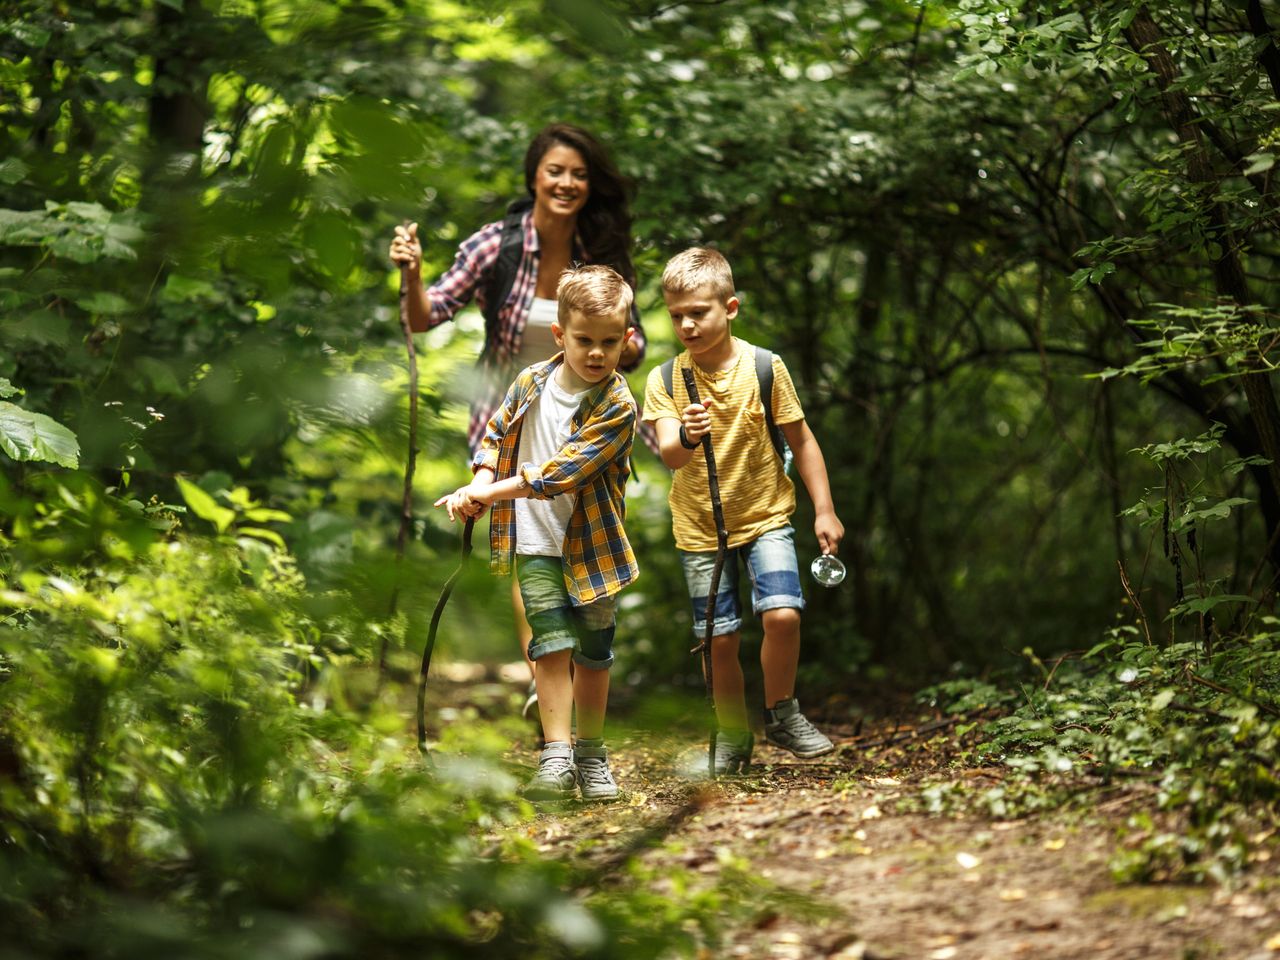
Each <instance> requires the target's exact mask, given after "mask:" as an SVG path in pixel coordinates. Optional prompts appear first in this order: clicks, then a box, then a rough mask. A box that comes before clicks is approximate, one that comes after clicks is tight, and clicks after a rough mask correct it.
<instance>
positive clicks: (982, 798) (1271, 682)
mask: <svg viewBox="0 0 1280 960" xmlns="http://www.w3.org/2000/svg"><path fill="white" fill-rule="evenodd" d="M1260 623H1261V626H1262V629H1261V630H1258V631H1256V632H1254V633H1252V634H1250V635H1249V636H1246V637H1240V638H1236V639H1234V640H1231V641H1222V640H1220V641H1219V643H1218V646H1217V648H1216V649H1215V650H1213V651H1212V652H1206V651H1204V650H1203V649H1202V648H1201V647H1200V646H1199V645H1197V644H1192V643H1173V644H1169V645H1165V646H1158V645H1155V644H1152V643H1147V642H1144V641H1143V640H1141V639H1139V638H1138V636H1137V631H1136V630H1131V629H1129V628H1118V629H1116V630H1113V631H1112V632H1111V635H1110V636H1109V637H1108V639H1107V640H1105V641H1104V642H1102V643H1100V644H1098V645H1097V646H1095V647H1094V648H1093V649H1091V650H1089V651H1088V652H1087V653H1085V654H1084V655H1082V656H1076V657H1070V656H1069V657H1064V658H1061V659H1059V660H1055V661H1053V662H1052V663H1045V662H1043V661H1041V660H1040V659H1039V658H1037V657H1035V656H1034V655H1032V654H1031V653H1030V651H1027V658H1028V661H1029V663H1030V671H1023V675H1022V677H1021V678H1020V679H1017V680H1012V681H1010V682H1009V683H1007V684H1003V685H1002V684H997V683H992V682H990V681H979V680H971V679H957V680H950V681H947V682H945V683H941V684H938V685H936V686H933V687H930V688H928V689H926V690H924V691H922V692H921V694H920V697H921V699H922V700H923V701H925V702H928V703H931V704H935V705H937V706H939V707H941V708H942V709H943V710H944V711H945V712H947V713H949V714H952V715H957V714H964V715H968V714H972V713H973V712H975V711H977V710H981V709H984V708H997V709H998V710H999V711H1000V712H1001V713H1002V715H1001V716H999V717H998V718H997V719H989V720H979V721H975V722H973V723H970V724H961V725H959V726H958V728H957V732H958V733H959V734H960V736H961V742H962V743H963V744H964V745H965V746H964V750H963V751H962V753H961V755H960V758H959V759H960V761H961V762H962V763H964V764H966V765H969V766H974V765H976V766H994V767H998V768H1000V769H1001V770H1002V771H1003V772H1004V776H1003V778H1002V782H1001V784H1000V785H998V786H995V787H990V788H986V789H977V790H975V789H973V788H972V787H970V786H969V785H968V784H966V783H965V782H964V781H963V780H946V781H941V782H937V783H934V784H932V785H931V786H929V787H927V788H926V789H925V790H924V791H923V793H922V794H921V796H920V798H919V800H918V803H919V804H920V805H921V806H923V807H924V808H925V809H927V810H929V811H931V812H934V813H946V812H951V811H956V810H961V809H963V810H977V811H981V812H983V813H985V814H988V815H991V816H995V817H998V818H1016V817H1020V816H1023V815H1027V814H1030V813H1035V812H1039V811H1043V810H1051V809H1052V810H1060V811H1062V810H1070V809H1077V810H1080V811H1082V812H1085V813H1086V814H1087V813H1088V811H1089V810H1090V809H1091V807H1092V805H1093V804H1094V803H1095V802H1096V800H1097V798H1098V797H1100V796H1102V795H1103V794H1106V795H1107V796H1112V795H1114V794H1115V793H1116V792H1117V791H1126V790H1133V791H1138V790H1141V791H1148V792H1150V795H1151V801H1150V802H1149V803H1147V804H1144V808H1143V812H1138V813H1134V814H1132V815H1131V816H1129V817H1128V818H1127V820H1126V821H1125V822H1124V824H1123V826H1122V827H1121V828H1120V830H1119V836H1118V838H1117V847H1116V851H1115V854H1114V856H1113V857H1112V859H1111V864H1110V866H1111V870H1112V873H1113V875H1114V876H1115V877H1116V879H1117V880H1120V881H1122V882H1151V881H1175V880H1176V881H1179V882H1189V881H1206V880H1209V881H1215V882H1226V881H1229V880H1230V879H1232V878H1233V877H1235V876H1237V875H1238V874H1239V873H1240V872H1241V871H1242V870H1243V869H1244V868H1245V867H1246V866H1247V864H1248V863H1249V862H1250V860H1251V859H1267V858H1269V856H1270V853H1269V849H1268V848H1270V847H1274V846H1275V842H1276V830H1277V815H1276V812H1275V804H1276V800H1277V799H1278V798H1280V778H1278V777H1277V770H1276V761H1277V742H1278V740H1280V697H1278V696H1277V691H1278V690H1280V619H1277V618H1274V617H1265V618H1262V619H1261V620H1260Z"/></svg>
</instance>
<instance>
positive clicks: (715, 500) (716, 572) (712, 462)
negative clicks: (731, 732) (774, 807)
mask: <svg viewBox="0 0 1280 960" xmlns="http://www.w3.org/2000/svg"><path fill="white" fill-rule="evenodd" d="M680 373H681V374H682V375H683V376H684V389H685V392H686V393H688V394H689V402H690V403H697V404H701V403H702V400H701V399H699V397H698V385H697V383H695V382H694V379H693V371H692V370H691V369H689V368H688V367H685V368H684V369H682V370H681V371H680ZM700 442H701V444H702V453H703V455H704V456H705V457H706V458H707V487H708V489H709V490H710V493H711V515H712V516H713V517H714V518H715V523H716V562H715V566H713V567H712V568H711V589H710V591H709V592H708V594H707V626H706V633H705V635H704V636H703V638H702V643H700V644H698V646H696V647H694V648H693V651H692V652H693V653H697V652H698V651H699V650H701V651H702V675H703V678H704V679H705V680H706V683H707V703H709V704H710V705H711V739H710V743H709V744H708V746H707V769H708V771H709V772H710V774H711V779H713V780H714V779H715V776H716V732H717V730H718V726H717V723H716V694H715V687H714V686H713V685H712V682H711V637H712V636H713V630H714V628H715V620H716V616H715V614H716V594H717V593H718V592H719V591H720V572H721V571H722V570H723V569H724V554H725V550H726V548H727V547H728V545H729V532H728V531H727V530H725V528H724V505H723V504H722V503H721V502H720V477H719V475H718V474H717V473H716V455H715V451H714V450H712V449H711V434H710V433H708V434H706V435H705V436H704V437H703V438H702V440H701V441H700Z"/></svg>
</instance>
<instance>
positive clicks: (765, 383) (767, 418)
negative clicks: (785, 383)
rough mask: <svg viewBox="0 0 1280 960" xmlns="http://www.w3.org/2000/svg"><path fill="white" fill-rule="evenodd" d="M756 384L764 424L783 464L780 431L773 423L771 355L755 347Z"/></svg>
mask: <svg viewBox="0 0 1280 960" xmlns="http://www.w3.org/2000/svg"><path fill="white" fill-rule="evenodd" d="M756 383H758V384H759V385H760V405H761V406H762V407H764V422H765V425H766V426H767V427H768V428H769V439H770V440H771V441H772V442H773V449H774V450H776V451H777V453H778V456H779V457H781V458H782V459H783V461H784V462H785V461H786V459H787V454H786V448H785V443H786V441H785V440H784V439H783V436H782V430H781V429H780V428H779V427H778V425H777V424H776V423H774V422H773V353H772V352H771V351H769V350H766V349H765V348H764V347H756Z"/></svg>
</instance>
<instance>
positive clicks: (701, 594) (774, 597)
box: [676, 526, 804, 640]
mask: <svg viewBox="0 0 1280 960" xmlns="http://www.w3.org/2000/svg"><path fill="white" fill-rule="evenodd" d="M676 552H677V553H678V554H680V564H681V566H683V567H684V580H685V583H686V584H687V585H688V587H689V600H690V602H692V604H693V635H694V636H695V637H697V638H698V639H699V640H701V639H702V638H703V637H704V636H706V630H707V594H708V593H710V592H711V572H712V570H714V569H715V565H716V552H715V551H714V550H709V551H705V552H703V551H695V552H690V551H685V550H677V551H676ZM739 560H741V561H742V562H743V563H745V564H746V568H747V575H748V576H749V577H751V609H752V610H754V611H755V612H756V613H757V614H760V613H764V611H766V610H776V609H778V608H780V607H790V608H791V609H793V610H803V609H804V594H803V593H801V591H800V568H799V566H798V565H797V563H796V543H795V530H793V529H792V528H791V527H789V526H788V527H780V528H778V529H777V530H770V531H769V532H768V533H762V534H760V536H758V537H756V539H754V540H752V541H751V542H750V543H745V544H743V545H742V546H740V547H734V548H733V549H732V550H727V551H725V555H724V567H723V569H722V570H721V571H720V588H719V589H718V590H717V591H716V609H715V618H716V619H715V623H714V624H713V625H712V635H713V636H717V637H722V636H724V635H725V634H727V633H733V632H734V631H736V630H738V629H739V628H740V627H741V626H742V606H741V604H740V603H739V602H738V563H739Z"/></svg>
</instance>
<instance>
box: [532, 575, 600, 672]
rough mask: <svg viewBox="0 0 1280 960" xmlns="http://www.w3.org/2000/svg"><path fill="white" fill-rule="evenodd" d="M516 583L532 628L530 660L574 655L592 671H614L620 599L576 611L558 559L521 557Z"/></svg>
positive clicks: (578, 608) (578, 662)
mask: <svg viewBox="0 0 1280 960" xmlns="http://www.w3.org/2000/svg"><path fill="white" fill-rule="evenodd" d="M516 579H517V580H518V581H519V583H520V596H521V598H523V600H524V613H525V617H526V618H527V619H528V621H529V626H530V627H532V628H533V639H532V640H530V641H529V659H530V660H538V659H539V658H541V657H545V656H546V655H547V654H549V653H556V652H557V651H560V650H572V651H573V662H574V663H576V664H578V665H579V666H582V667H586V668H587V669H588V670H608V669H609V667H611V666H612V665H613V631H614V612H615V610H616V609H617V605H618V604H617V597H605V598H604V599H602V600H596V601H595V602H594V603H588V604H586V605H584V606H575V605H574V603H573V601H572V600H570V599H569V591H568V590H567V589H566V588H565V585H564V563H563V561H562V560H561V559H560V558H559V557H542V556H521V555H517V556H516Z"/></svg>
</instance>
